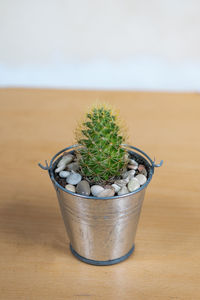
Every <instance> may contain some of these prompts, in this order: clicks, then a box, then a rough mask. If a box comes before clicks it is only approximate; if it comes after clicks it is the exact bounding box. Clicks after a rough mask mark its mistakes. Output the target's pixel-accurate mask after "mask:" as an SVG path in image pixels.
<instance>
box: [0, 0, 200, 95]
mask: <svg viewBox="0 0 200 300" xmlns="http://www.w3.org/2000/svg"><path fill="white" fill-rule="evenodd" d="M0 86H1V87H5V86H25V87H27V86H30V87H62V88H91V89H94V88H104V89H138V90H169V91H198V92H199V91H200V1H199V0H101V1H100V0H71V1H70V0H18V1H16V0H0Z"/></svg>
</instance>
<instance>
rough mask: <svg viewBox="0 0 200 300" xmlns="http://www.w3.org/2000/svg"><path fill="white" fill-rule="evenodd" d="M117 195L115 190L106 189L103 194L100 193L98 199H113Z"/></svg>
mask: <svg viewBox="0 0 200 300" xmlns="http://www.w3.org/2000/svg"><path fill="white" fill-rule="evenodd" d="M114 194H115V190H114V189H105V190H103V191H102V192H100V193H99V194H97V197H102V198H104V197H113V196H114Z"/></svg>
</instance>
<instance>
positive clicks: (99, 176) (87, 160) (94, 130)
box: [77, 106, 127, 184]
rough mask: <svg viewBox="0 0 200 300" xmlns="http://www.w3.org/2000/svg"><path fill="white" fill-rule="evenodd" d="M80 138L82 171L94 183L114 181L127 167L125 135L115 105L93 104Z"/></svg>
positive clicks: (79, 156)
mask: <svg viewBox="0 0 200 300" xmlns="http://www.w3.org/2000/svg"><path fill="white" fill-rule="evenodd" d="M77 142H78V144H80V145H81V146H82V147H81V148H80V149H79V150H78V151H77V157H78V160H79V164H80V167H81V173H82V175H83V176H84V177H85V178H87V179H88V180H89V181H90V182H91V183H95V184H100V183H101V184H102V183H103V184H105V183H108V182H109V183H111V182H112V181H113V180H114V179H115V178H117V177H118V176H119V175H120V174H121V173H122V171H123V170H124V169H125V167H126V164H127V162H126V161H127V154H126V153H127V152H126V150H125V149H124V148H123V147H122V146H121V144H122V143H124V142H125V137H124V136H123V135H122V134H121V128H120V126H119V125H118V121H117V117H116V115H114V114H113V113H112V111H111V109H109V108H106V107H104V106H100V107H95V108H93V109H92V110H91V112H90V113H88V114H87V115H86V120H85V121H84V122H83V124H82V125H81V127H79V128H78V129H77Z"/></svg>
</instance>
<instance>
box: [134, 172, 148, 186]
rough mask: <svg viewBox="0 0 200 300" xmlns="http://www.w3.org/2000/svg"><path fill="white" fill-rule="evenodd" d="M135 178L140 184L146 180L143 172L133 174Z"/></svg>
mask: <svg viewBox="0 0 200 300" xmlns="http://www.w3.org/2000/svg"><path fill="white" fill-rule="evenodd" d="M135 178H137V180H138V181H139V183H140V185H143V184H144V183H145V182H146V181H147V178H146V176H144V175H143V174H138V175H137V176H135Z"/></svg>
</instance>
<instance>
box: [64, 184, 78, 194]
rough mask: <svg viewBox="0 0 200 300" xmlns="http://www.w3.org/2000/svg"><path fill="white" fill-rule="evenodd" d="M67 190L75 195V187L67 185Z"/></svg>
mask: <svg viewBox="0 0 200 300" xmlns="http://www.w3.org/2000/svg"><path fill="white" fill-rule="evenodd" d="M65 188H66V190H68V191H71V192H73V193H75V191H76V190H75V186H74V185H72V184H67V185H66V186H65Z"/></svg>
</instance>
